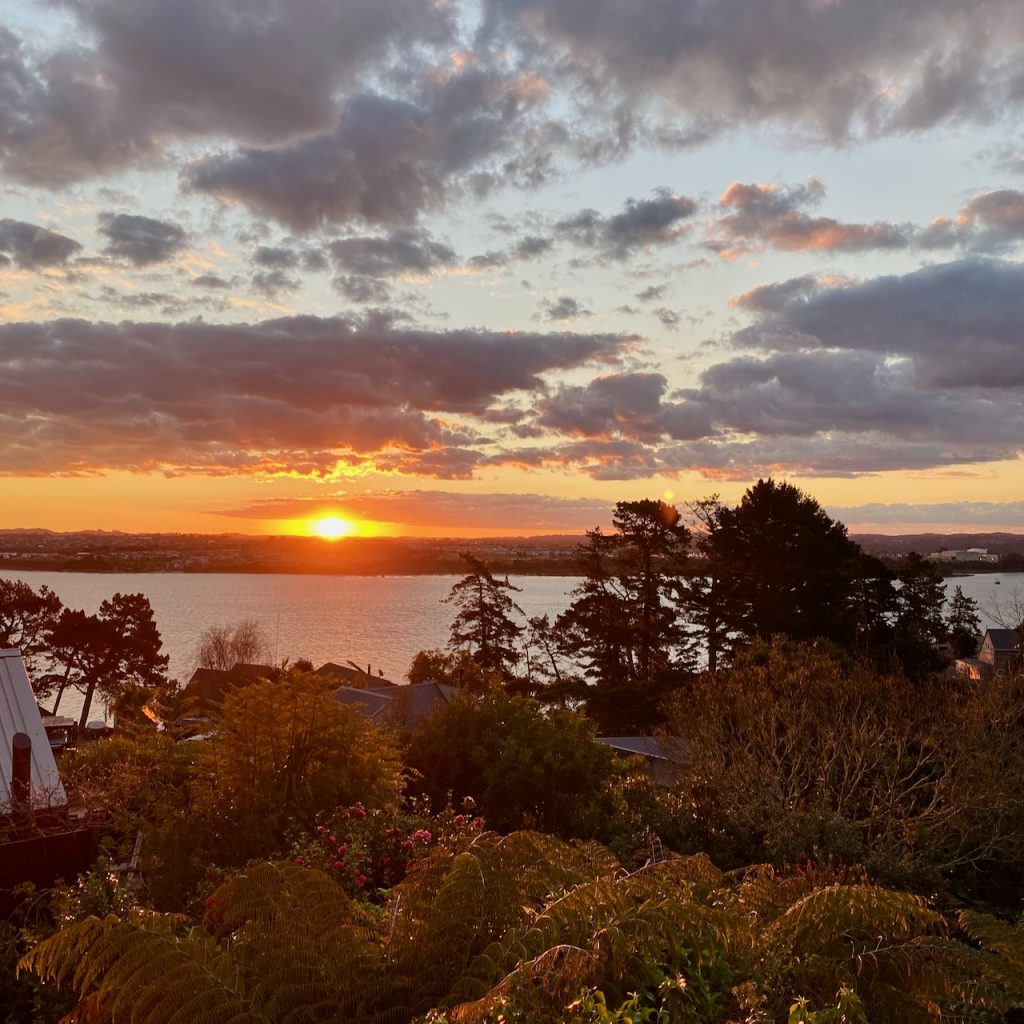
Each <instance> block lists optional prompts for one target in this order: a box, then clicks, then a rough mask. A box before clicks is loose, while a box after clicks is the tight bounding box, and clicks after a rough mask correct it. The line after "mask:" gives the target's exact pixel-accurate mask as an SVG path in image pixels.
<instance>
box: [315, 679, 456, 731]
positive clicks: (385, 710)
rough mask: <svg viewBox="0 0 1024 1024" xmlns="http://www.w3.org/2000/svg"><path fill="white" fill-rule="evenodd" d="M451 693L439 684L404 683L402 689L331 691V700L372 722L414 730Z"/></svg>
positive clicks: (352, 688)
mask: <svg viewBox="0 0 1024 1024" xmlns="http://www.w3.org/2000/svg"><path fill="white" fill-rule="evenodd" d="M454 693H455V687H454V686H446V685H445V684H443V683H408V684H406V685H405V686H396V685H394V684H390V685H388V686H377V687H367V688H365V689H357V688H355V687H350V686H343V687H341V688H340V689H338V690H336V691H335V694H334V696H335V699H336V700H339V701H341V703H342V704H348V705H350V706H352V707H356V708H358V709H359V710H360V711H362V713H363V714H364V715H366V717H367V718H370V719H372V720H373V721H375V722H382V721H387V722H391V723H392V724H394V725H402V726H405V727H406V728H407V729H415V728H416V726H417V725H419V724H420V723H421V722H422V721H423V720H424V719H426V718H429V717H430V715H431V714H433V712H434V711H435V710H436V709H437V708H438V706H439V705H441V704H447V703H448V702H449V701H450V700H451V699H452V694H454Z"/></svg>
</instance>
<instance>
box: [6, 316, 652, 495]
mask: <svg viewBox="0 0 1024 1024" xmlns="http://www.w3.org/2000/svg"><path fill="white" fill-rule="evenodd" d="M631 343H632V342H631V339H628V338H624V337H622V336H614V335H583V334H575V335H572V334H513V333H492V332H486V331H471V330H459V331H447V332H430V331H420V330H413V329H398V328H396V327H394V326H393V322H392V321H389V320H388V318H382V317H367V318H364V319H362V320H356V319H346V318H333V319H320V318H317V317H308V316H307V317H292V318H289V319H282V320H271V321H265V322H262V323H258V324H253V325H245V324H237V325H212V324H206V323H202V322H188V323H178V324H157V323H132V322H124V323H120V324H116V325H115V324H103V323H97V324H90V323H86V322H84V321H79V320H61V321H53V322H50V323H45V324H33V323H26V324H5V325H2V326H0V374H2V376H3V379H4V385H5V398H4V407H3V410H2V411H0V428H2V429H0V466H2V467H3V472H4V473H7V474H16V475H26V474H27V475H31V474H48V473H92V472H102V471H103V470H106V469H133V470H152V469H161V470H165V471H173V472H182V473H188V472H195V473H236V472H237V473H244V472H257V471H260V470H264V471H267V472H278V471H280V472H291V471H294V472H310V473H316V472H327V471H329V470H330V469H331V468H332V467H333V466H334V464H335V462H337V461H338V460H339V459H343V458H350V459H351V460H353V465H364V464H365V463H366V462H367V461H370V460H374V464H378V465H381V466H383V465H384V463H383V462H381V461H379V460H381V459H385V458H386V461H387V465H388V466H389V467H399V468H401V467H406V468H407V469H408V471H410V472H411V471H413V469H414V467H415V466H416V465H419V471H422V472H427V473H438V474H444V473H450V474H452V475H456V476H457V475H465V474H466V473H471V472H472V467H473V466H474V465H476V464H477V463H478V462H479V461H480V459H481V458H482V457H483V455H482V451H481V448H480V445H483V446H484V449H486V447H487V443H488V442H487V439H486V438H483V437H481V436H480V435H479V432H478V430H477V429H476V428H475V427H473V426H468V427H467V426H460V425H458V424H457V423H456V422H454V421H453V417H463V418H465V419H467V420H468V421H469V422H470V423H471V424H472V422H473V420H474V418H476V419H478V421H479V425H480V426H485V422H484V420H483V419H482V417H483V416H484V415H485V413H486V412H487V410H488V408H489V407H490V405H491V404H492V403H494V402H496V401H498V400H501V399H504V398H507V397H508V396H511V395H513V394H516V393H521V392H525V393H531V392H534V393H535V392H538V391H541V390H543V388H544V375H546V374H548V373H551V372H555V371H564V370H569V369H573V368H579V367H582V366H584V365H586V364H588V363H593V362H595V361H596V362H614V361H616V360H617V359H618V358H619V356H620V354H621V352H622V351H623V349H624V347H625V346H627V345H629V344H631ZM391 448H394V449H395V450H394V451H389V449H391ZM382 452H383V453H384V454H381V453H382ZM396 471H397V470H396Z"/></svg>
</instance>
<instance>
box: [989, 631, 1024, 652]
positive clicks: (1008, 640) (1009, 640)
mask: <svg viewBox="0 0 1024 1024" xmlns="http://www.w3.org/2000/svg"><path fill="white" fill-rule="evenodd" d="M986 635H987V636H988V637H989V639H991V641H992V646H993V647H994V648H995V649H996V650H997V651H1016V650H1017V649H1018V648H1019V647H1020V645H1021V644H1020V634H1019V633H1018V632H1017V630H1015V629H990V630H987V631H986Z"/></svg>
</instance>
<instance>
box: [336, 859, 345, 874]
mask: <svg viewBox="0 0 1024 1024" xmlns="http://www.w3.org/2000/svg"><path fill="white" fill-rule="evenodd" d="M344 866H345V864H344V862H342V861H340V860H336V861H335V862H334V867H335V869H336V870H337V871H340V870H341V869H342V868H343V867H344Z"/></svg>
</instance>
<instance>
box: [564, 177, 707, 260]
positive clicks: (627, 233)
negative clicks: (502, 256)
mask: <svg viewBox="0 0 1024 1024" xmlns="http://www.w3.org/2000/svg"><path fill="white" fill-rule="evenodd" d="M696 209H697V205H696V203H695V202H694V201H693V200H692V199H688V198H687V197H686V196H678V195H674V194H673V193H672V192H670V191H669V190H668V189H665V188H660V189H656V190H655V193H654V195H653V197H652V198H650V199H627V200H626V203H625V206H624V208H623V210H622V212H621V213H616V214H614V215H612V216H611V217H603V216H601V214H599V213H598V212H597V211H596V210H581V211H580V212H579V213H577V214H575V215H573V216H572V217H566V218H563V219H562V220H560V221H558V222H557V223H556V224H555V228H554V230H555V235H556V236H558V237H562V238H566V239H568V240H569V241H571V242H573V243H575V244H576V245H580V246H584V247H586V248H590V249H598V250H600V252H601V254H602V256H604V257H605V258H608V259H616V260H624V259H626V258H627V257H628V256H630V255H631V254H633V253H634V252H635V251H636V250H637V249H641V248H647V247H650V246H657V245H669V244H671V243H672V242H675V241H677V240H678V239H679V238H681V237H682V236H683V235H685V234H687V233H688V232H689V230H690V225H689V224H688V223H687V222H688V221H689V219H690V218H691V217H692V216H693V214H694V212H695V211H696Z"/></svg>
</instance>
